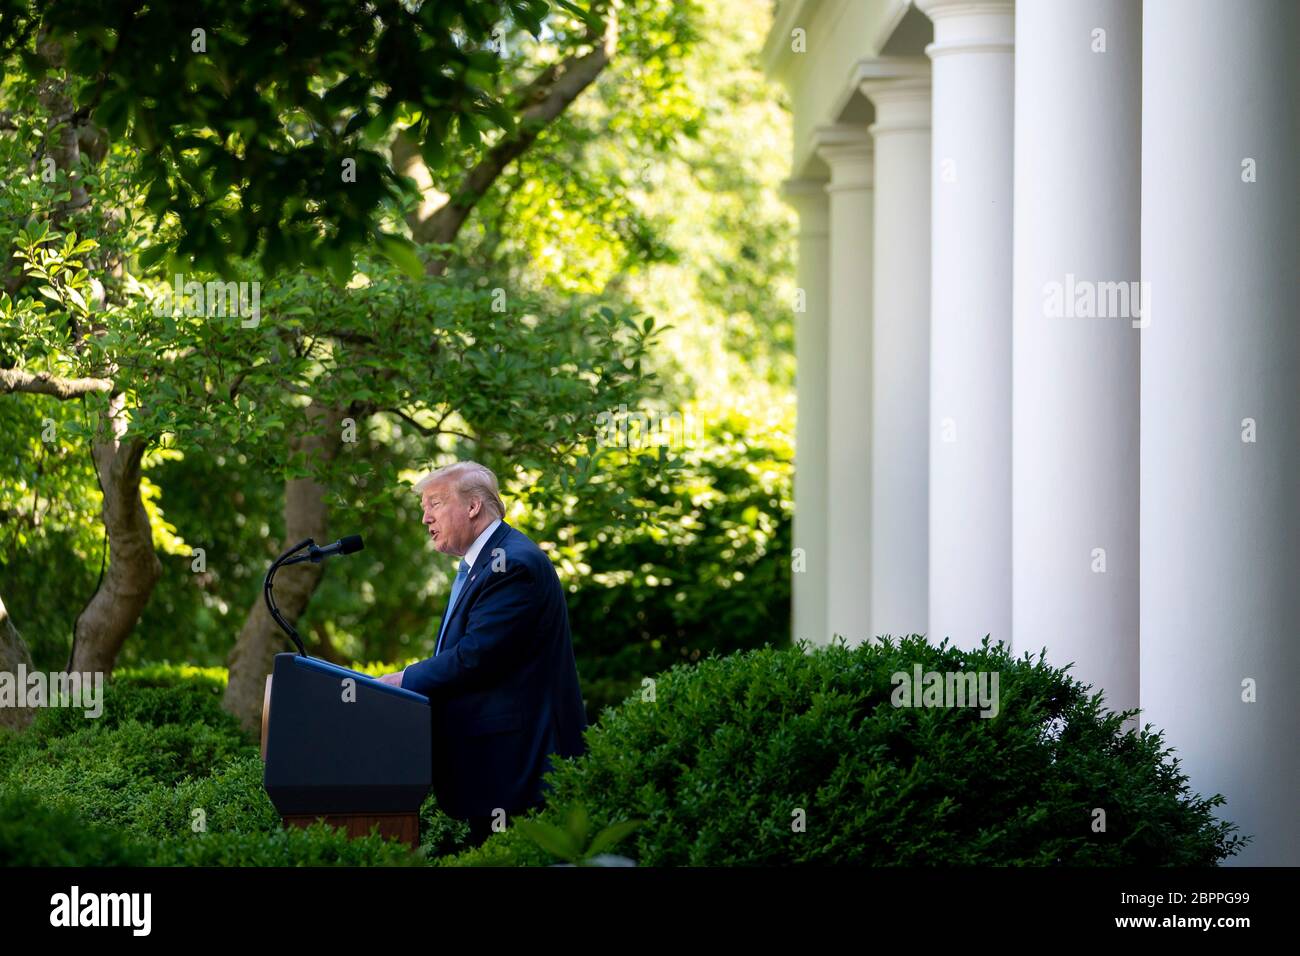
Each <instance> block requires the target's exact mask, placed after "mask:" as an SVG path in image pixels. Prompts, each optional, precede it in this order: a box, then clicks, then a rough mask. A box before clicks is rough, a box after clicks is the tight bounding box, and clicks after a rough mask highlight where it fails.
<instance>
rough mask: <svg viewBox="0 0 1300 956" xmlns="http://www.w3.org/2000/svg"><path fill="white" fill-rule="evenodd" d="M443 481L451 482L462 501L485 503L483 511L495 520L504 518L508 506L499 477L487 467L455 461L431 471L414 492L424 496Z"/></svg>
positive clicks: (419, 482)
mask: <svg viewBox="0 0 1300 956" xmlns="http://www.w3.org/2000/svg"><path fill="white" fill-rule="evenodd" d="M441 481H449V482H451V483H452V487H453V488H454V489H455V490H456V494H457V495H459V496H460V498H461V499H462V500H471V499H474V498H477V499H478V500H479V501H481V502H482V503H483V509H484V510H485V511H487V513H488V514H490V515H491V516H492V517H494V518H504V517H505V514H506V506H505V504H504V503H503V502H502V501H501V491H500V489H499V487H498V485H497V476H496V475H494V474H493V473H492V469H490V468H488V467H487V466H486V465H480V464H479V463H478V462H476V461H454V462H452V463H451V464H450V465H444V466H443V467H441V468H439V469H437V470H436V471H431V472H429V473H428V474H427V475H425V476H424V477H423V478H421V479H420V480H419V481H417V482H416V483H415V484H414V485H412V486H411V487H412V490H413V491H414V492H415V493H416V494H417V495H420V494H423V493H424V489H425V488H427V487H429V486H430V485H432V484H436V483H437V482H441Z"/></svg>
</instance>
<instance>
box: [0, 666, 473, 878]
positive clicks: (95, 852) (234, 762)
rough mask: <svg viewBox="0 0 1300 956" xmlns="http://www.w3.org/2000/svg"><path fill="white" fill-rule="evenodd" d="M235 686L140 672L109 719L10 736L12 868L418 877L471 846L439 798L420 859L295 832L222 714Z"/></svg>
mask: <svg viewBox="0 0 1300 956" xmlns="http://www.w3.org/2000/svg"><path fill="white" fill-rule="evenodd" d="M389 669H390V670H391V668H389ZM224 686H225V680H224V672H222V671H219V670H216V669H198V668H192V667H176V666H171V665H151V666H148V667H142V668H134V669H131V670H128V671H124V672H122V673H121V674H119V675H118V676H117V677H116V679H114V680H113V681H112V682H111V683H109V684H107V685H105V688H104V710H103V713H102V715H101V716H100V717H98V718H95V719H87V718H86V717H85V715H84V713H83V711H82V710H80V709H74V708H46V709H42V710H41V711H39V712H38V713H37V715H36V719H35V720H34V721H33V722H32V725H31V726H30V727H29V728H27V730H25V731H23V732H21V733H13V732H8V731H0V865H33V866H41V865H49V866H55V865H59V866H101V865H103V866H114V865H152V866H172V865H186V866H328V865H342V866H361V865H411V864H421V863H425V862H427V858H428V857H429V856H431V855H436V854H440V853H452V852H457V851H460V850H463V849H464V848H465V847H466V846H467V845H468V836H469V827H468V826H467V825H466V824H464V823H463V822H461V821H459V820H453V819H451V818H449V817H447V816H446V815H445V814H443V813H442V812H441V811H440V810H439V809H438V807H437V803H436V801H435V800H434V799H433V798H432V796H431V797H430V798H429V800H428V801H426V803H425V805H424V807H423V809H422V810H421V820H422V824H423V826H422V845H421V851H420V852H419V853H412V852H411V851H410V850H409V849H408V848H407V847H405V846H403V845H400V844H396V843H394V842H391V841H385V840H382V839H380V838H378V837H370V838H366V839H361V840H349V839H348V838H347V837H346V836H345V835H344V834H343V833H342V832H341V831H336V830H333V829H331V828H329V827H325V826H322V825H317V826H313V827H311V828H308V829H306V830H301V829H297V828H293V829H285V828H284V827H283V826H282V824H281V821H280V817H279V814H278V813H276V810H275V807H274V806H273V805H272V804H271V801H270V798H269V797H268V796H267V795H266V791H265V789H264V788H263V786H262V774H263V770H264V765H263V763H262V759H261V756H260V755H259V753H258V748H257V747H256V746H255V745H254V744H253V743H252V741H251V739H250V738H248V737H246V736H245V735H244V734H243V732H242V731H241V730H240V728H239V725H238V723H237V722H236V721H235V720H234V718H233V717H231V716H230V715H229V714H227V713H226V712H225V711H223V710H222V709H221V691H222V689H223V688H224ZM198 810H201V811H202V816H201V819H202V821H203V828H202V829H200V830H198V831H196V830H195V822H196V819H198V817H197V816H196V813H195V811H198Z"/></svg>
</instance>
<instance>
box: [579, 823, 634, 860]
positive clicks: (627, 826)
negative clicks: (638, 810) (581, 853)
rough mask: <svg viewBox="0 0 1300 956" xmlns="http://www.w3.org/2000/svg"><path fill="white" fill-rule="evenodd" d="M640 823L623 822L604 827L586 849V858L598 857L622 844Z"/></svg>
mask: <svg viewBox="0 0 1300 956" xmlns="http://www.w3.org/2000/svg"><path fill="white" fill-rule="evenodd" d="M642 822H643V821H641V820H623V821H620V822H619V823H614V824H611V825H610V826H607V827H605V829H603V830H601V831H600V832H599V833H598V834H596V839H594V840H592V841H591V846H589V847H588V848H587V856H588V857H593V856H600V854H602V853H605V852H607V851H609V850H612V849H613V848H614V847H616V846H618V845H619V843H621V842H623V840H624V839H626V838H627V836H628V834H630V833H632V831H634V830H635V829H636V828H637V827H639V826H640V825H641V824H642Z"/></svg>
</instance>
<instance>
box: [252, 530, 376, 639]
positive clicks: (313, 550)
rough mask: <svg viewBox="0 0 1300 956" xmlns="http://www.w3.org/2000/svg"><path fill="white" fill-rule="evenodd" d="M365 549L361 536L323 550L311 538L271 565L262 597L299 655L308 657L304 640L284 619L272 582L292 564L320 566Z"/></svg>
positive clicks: (343, 540) (342, 540)
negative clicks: (326, 559) (302, 552)
mask: <svg viewBox="0 0 1300 956" xmlns="http://www.w3.org/2000/svg"><path fill="white" fill-rule="evenodd" d="M364 547H365V544H364V543H363V542H362V540H361V535H359V534H350V535H348V536H347V537H344V538H339V540H337V541H335V542H334V543H333V544H327V545H325V547H323V548H318V547H316V542H315V541H313V540H312V539H311V538H308V539H307V540H306V541H302V542H299V543H298V544H296V545H294V546H293V547H292V548H290V549H289V550H288V551H286V552H285V553H284V554H282V555H280V556H279V557H278V558H276V559H275V561H274V562H272V564H271V569H270V570H269V571H267V572H266V577H265V579H263V581H262V597H263V599H264V600H265V601H266V609H267V610H268V611H269V612H270V613H271V619H272V620H273V621H275V623H276V624H278V625H279V627H280V630H282V631H284V633H286V634H288V635H289V637H290V639H291V640H292V641H293V643H294V645H295V646H296V647H297V648H298V654H299V655H300V656H302V657H307V656H308V654H307V649H306V648H305V647H304V646H303V643H302V638H301V637H299V636H298V631H297V630H296V629H295V628H294V626H293V625H292V624H290V623H289V622H288V621H286V620H285V619H284V615H282V614H281V613H280V609H279V608H278V607H277V606H276V603H275V594H274V592H273V591H272V582H273V581H274V580H275V572H276V571H278V570H280V569H281V568H284V567H288V566H289V565H291V564H301V563H302V562H303V561H310V562H311V563H312V564H320V563H321V561H323V560H324V559H325V558H328V557H329V556H330V555H334V554H353V553H355V552H357V551H360V550H361V549H362V548H364ZM303 548H308V549H309V550H308V551H307V553H306V554H299V552H300V551H302V549H303Z"/></svg>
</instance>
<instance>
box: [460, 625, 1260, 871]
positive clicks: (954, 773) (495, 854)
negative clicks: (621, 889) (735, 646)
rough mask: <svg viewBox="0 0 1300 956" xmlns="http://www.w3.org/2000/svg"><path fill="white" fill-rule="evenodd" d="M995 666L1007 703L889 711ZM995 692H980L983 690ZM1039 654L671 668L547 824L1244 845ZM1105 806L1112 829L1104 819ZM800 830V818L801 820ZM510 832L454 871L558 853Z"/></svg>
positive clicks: (1202, 851) (641, 835) (1145, 855)
mask: <svg viewBox="0 0 1300 956" xmlns="http://www.w3.org/2000/svg"><path fill="white" fill-rule="evenodd" d="M918 665H919V667H920V669H921V671H922V673H925V672H938V673H941V674H945V673H948V672H983V673H986V674H992V673H997V674H998V675H999V683H998V701H999V708H998V711H997V713H996V715H995V716H991V717H982V716H981V715H980V710H979V709H978V708H976V707H972V706H966V707H912V706H895V704H894V699H895V698H894V692H895V687H896V686H897V685H896V684H895V683H894V681H893V675H895V674H897V673H902V674H904V675H906V676H907V678H908V679H909V680H911V678H912V675H913V673H914V668H915V667H917V666H918ZM989 686H991V684H990V685H989ZM1132 713H1133V712H1128V713H1115V712H1112V711H1109V710H1107V709H1106V708H1105V707H1104V706H1103V704H1102V700H1101V695H1100V694H1091V693H1089V689H1088V688H1086V687H1084V686H1083V685H1081V684H1080V683H1079V682H1078V681H1077V680H1075V679H1074V678H1073V677H1071V676H1070V675H1069V674H1068V673H1067V672H1066V671H1065V670H1063V669H1057V668H1053V667H1051V666H1050V665H1048V664H1046V663H1045V662H1044V658H1043V657H1042V656H1041V655H1040V656H1039V657H1038V658H1033V657H1031V656H1030V655H1028V654H1026V655H1025V656H1024V657H1023V658H1018V659H1017V658H1013V657H1012V656H1011V655H1010V654H1009V653H1008V652H1007V651H1006V649H1005V647H1003V646H1002V645H1001V644H998V645H993V646H990V645H989V643H988V641H987V639H985V642H984V644H983V646H981V647H980V648H977V649H975V650H971V651H963V650H959V649H957V648H953V647H950V646H948V645H947V642H946V641H945V642H944V643H943V644H942V645H940V646H938V647H936V646H934V645H931V644H928V643H927V642H926V641H925V640H924V639H923V638H919V637H910V638H903V639H901V640H899V641H896V642H895V641H889V640H885V641H883V642H880V643H875V642H873V643H869V644H863V645H860V646H858V647H855V648H846V647H843V646H840V645H833V646H831V647H825V648H819V649H816V650H814V651H812V652H811V653H804V652H803V650H801V649H799V648H787V649H784V650H778V649H772V648H767V649H763V650H757V651H750V652H745V653H738V654H732V655H730V656H728V657H723V658H716V659H710V660H706V661H702V662H701V663H700V664H698V665H697V666H696V667H693V668H687V667H684V666H680V665H679V666H677V667H674V668H673V669H672V670H671V671H669V672H668V673H665V674H661V675H659V677H658V678H657V680H656V681H655V684H654V687H653V693H652V694H651V693H650V689H649V688H647V690H646V691H643V692H640V693H637V694H636V695H634V696H633V697H631V698H630V699H629V700H628V701H626V702H625V703H624V704H623V705H622V706H620V707H619V708H617V709H615V710H612V711H609V712H607V713H606V714H605V716H604V718H603V719H602V720H601V722H600V724H599V725H598V726H596V727H594V728H592V730H591V731H589V733H588V738H587V739H588V750H589V752H588V753H587V755H585V756H584V757H582V758H580V759H578V760H574V761H564V762H563V763H562V764H561V765H560V766H558V767H557V769H556V771H555V773H554V774H553V776H552V777H551V780H552V782H553V784H554V787H555V789H554V791H553V793H551V794H550V795H549V796H548V801H547V808H546V809H545V810H544V811H543V812H542V814H541V816H540V819H541V820H542V821H548V822H551V823H552V824H555V825H562V823H563V820H564V819H565V817H566V816H567V814H568V813H569V810H570V808H571V807H572V806H574V805H581V806H582V807H583V808H584V810H585V811H586V812H587V813H588V814H589V816H590V820H591V826H592V827H593V828H595V829H600V828H602V827H605V826H609V825H612V824H615V823H618V822H623V821H628V822H630V821H632V820H639V821H641V823H640V825H639V826H638V827H637V829H636V830H635V831H634V834H633V835H632V836H631V837H630V838H629V839H628V841H627V844H626V846H624V847H622V848H621V849H620V852H623V853H626V854H628V855H630V856H632V857H634V858H635V859H637V860H639V861H640V863H641V864H642V865H654V866H683V865H688V866H737V865H739V866H755V865H788V864H836V865H844V864H856V865H866V866H989V865H995V866H1213V865H1215V864H1217V863H1218V862H1219V861H1221V860H1222V859H1224V858H1225V857H1227V856H1230V855H1232V854H1234V853H1236V852H1237V851H1238V850H1239V849H1240V848H1241V845H1242V842H1243V838H1242V837H1240V836H1237V835H1235V834H1234V833H1233V831H1234V830H1235V829H1236V827H1235V826H1234V825H1232V824H1230V823H1227V822H1224V821H1221V820H1219V819H1216V818H1215V816H1214V812H1213V811H1214V808H1215V807H1218V806H1221V805H1222V804H1223V802H1224V801H1223V798H1222V797H1221V796H1217V795H1216V796H1214V797H1211V798H1208V799H1204V798H1202V797H1200V796H1198V795H1196V794H1193V793H1190V792H1188V788H1187V777H1186V776H1185V775H1184V774H1182V773H1181V772H1180V771H1179V769H1178V764H1177V761H1176V760H1174V759H1172V755H1171V751H1170V750H1169V749H1168V748H1165V747H1164V746H1163V745H1162V738H1161V736H1160V734H1159V733H1158V732H1152V730H1151V728H1150V726H1149V725H1148V726H1147V727H1146V728H1143V729H1142V730H1133V729H1126V728H1125V727H1124V721H1125V718H1126V717H1128V716H1131V714H1132ZM1098 810H1101V811H1104V814H1105V816H1104V824H1105V826H1104V830H1101V829H1099V828H1098V827H1097V821H1098V820H1099V819H1100V817H1099V816H1098ZM796 824H799V825H796ZM553 859H554V857H553V856H552V855H551V854H548V853H546V852H545V851H543V850H542V849H541V848H540V847H539V846H538V845H537V844H536V843H535V842H534V841H533V840H531V839H528V838H527V837H525V836H524V835H523V834H522V833H519V832H517V831H507V832H506V833H503V834H501V835H498V836H493V837H491V838H490V839H489V840H488V842H487V843H485V844H484V845H483V847H481V848H479V849H477V850H474V851H471V852H469V853H467V854H465V855H463V856H461V857H458V858H455V859H453V860H451V861H449V862H453V863H456V864H473V865H480V864H494V863H495V864H501V863H509V864H534V865H535V864H542V863H548V862H551V860H553Z"/></svg>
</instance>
